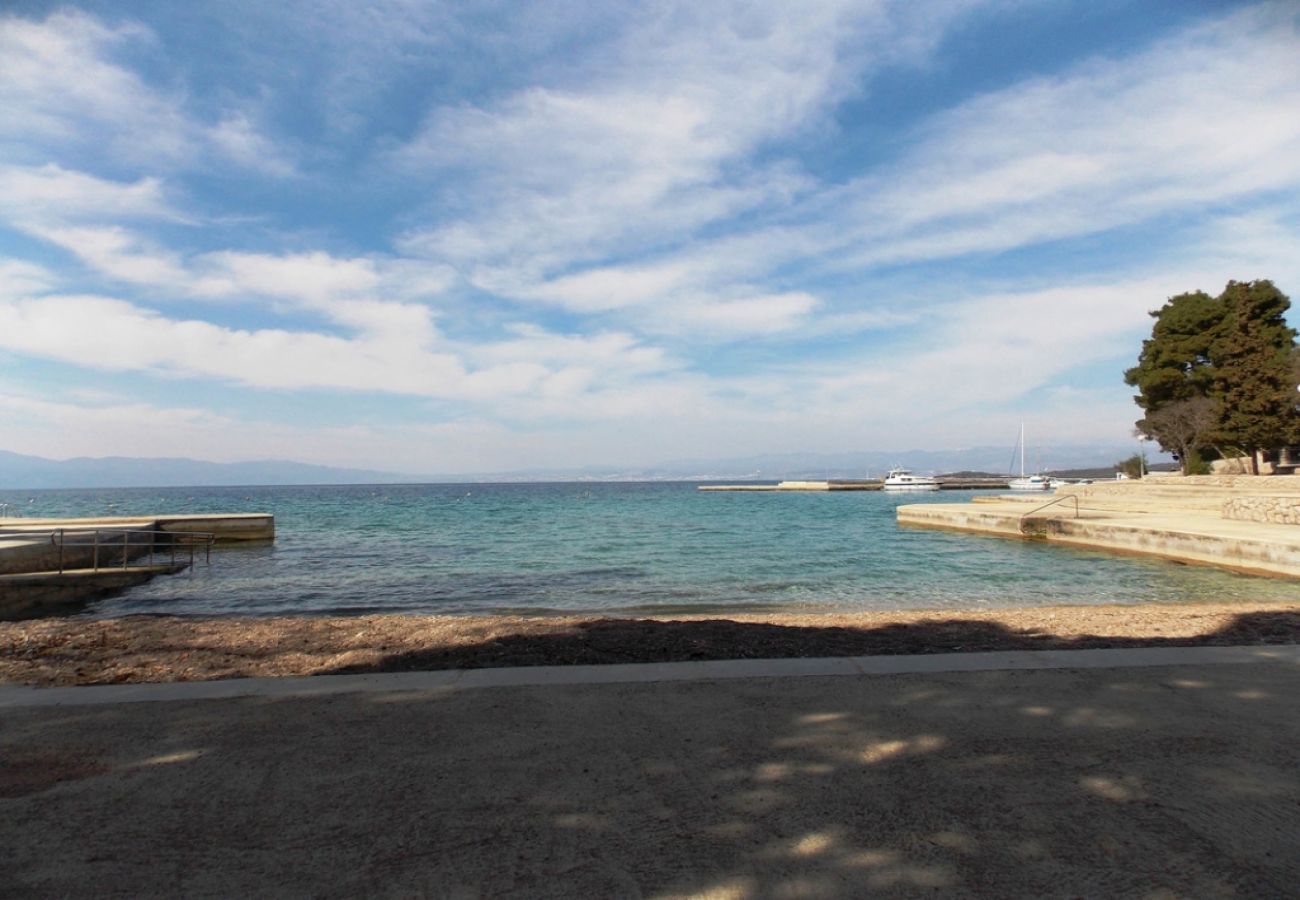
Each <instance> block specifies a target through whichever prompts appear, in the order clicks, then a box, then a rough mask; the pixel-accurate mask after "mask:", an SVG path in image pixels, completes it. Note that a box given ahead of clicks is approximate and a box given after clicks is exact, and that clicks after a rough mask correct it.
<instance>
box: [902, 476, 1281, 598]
mask: <svg viewBox="0 0 1300 900" xmlns="http://www.w3.org/2000/svg"><path fill="white" fill-rule="evenodd" d="M1033 499H1034V501H1036V502H1035V503H1034V504H1032V505H1031V504H1030V503H1028V502H1026V499H1025V498H1023V497H1005V498H996V499H995V498H987V499H983V502H979V503H962V504H924V505H919V504H918V505H907V506H900V507H899V508H898V513H897V517H898V521H899V523H900V524H906V525H915V526H919V527H928V528H944V529H951V530H957V531H973V532H979V533H983V534H996V535H1000V536H1004V537H1019V538H1025V539H1035V540H1042V541H1046V542H1048V543H1060V544H1068V545H1072V546H1076V547H1089V548H1092V549H1098V550H1107V551H1110V552H1115V553H1127V554H1137V555H1142V556H1157V557H1162V558H1165V559H1172V560H1177V561H1180V562H1188V563H1197V564H1202V565H1212V566H1219V567H1222V568H1227V569H1233V570H1236V571H1242V572H1250V573H1254V574H1262V575H1275V576H1284V577H1289V578H1300V528H1297V527H1296V526H1297V525H1298V524H1300V476H1254V477H1252V476H1242V475H1233V476H1198V477H1191V478H1179V477H1160V478H1148V479H1143V480H1141V481H1121V482H1104V483H1099V484H1092V485H1073V486H1070V487H1066V488H1063V489H1061V490H1060V491H1058V492H1057V495H1056V497H1055V498H1044V497H1035V498H1033ZM1052 499H1055V500H1056V501H1057V502H1055V503H1051V500H1052ZM1044 503H1051V505H1048V506H1045V507H1044V506H1043V504H1044Z"/></svg>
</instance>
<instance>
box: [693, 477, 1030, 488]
mask: <svg viewBox="0 0 1300 900" xmlns="http://www.w3.org/2000/svg"><path fill="white" fill-rule="evenodd" d="M1007 485H1008V480H1007V479H1006V478H943V477H941V478H939V489H940V490H943V491H969V490H981V489H984V490H987V489H993V490H997V489H999V488H1002V489H1005V488H1006V487H1007ZM883 487H884V483H883V482H882V481H880V480H878V479H870V478H868V479H861V480H851V479H834V480H830V481H782V482H778V483H777V484H701V485H699V486H698V487H697V488H696V490H700V491H878V490H881V489H882V488H883Z"/></svg>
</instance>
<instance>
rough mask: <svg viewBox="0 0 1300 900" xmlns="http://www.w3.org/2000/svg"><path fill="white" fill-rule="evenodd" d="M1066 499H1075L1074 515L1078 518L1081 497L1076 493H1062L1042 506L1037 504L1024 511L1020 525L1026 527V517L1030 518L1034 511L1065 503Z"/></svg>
mask: <svg viewBox="0 0 1300 900" xmlns="http://www.w3.org/2000/svg"><path fill="white" fill-rule="evenodd" d="M1066 500H1073V501H1074V517H1075V518H1076V519H1077V518H1079V498H1078V496H1077V495H1075V494H1062V495H1061V496H1059V497H1053V498H1052V499H1051V500H1049V501H1047V502H1046V503H1044V504H1043V505H1042V506H1035V507H1034V508H1033V509H1031V510H1030V511H1029V512H1027V513H1024V514H1023V515H1021V517H1020V527H1021V529H1022V530H1023V528H1024V525H1025V519H1027V518H1029V517H1030V516H1032V515H1033V514H1034V513H1036V512H1041V511H1042V510H1044V509H1047V508H1048V507H1049V506H1055V505H1056V504H1058V503H1064V502H1065V501H1066Z"/></svg>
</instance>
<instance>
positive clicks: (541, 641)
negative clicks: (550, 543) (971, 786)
mask: <svg viewBox="0 0 1300 900" xmlns="http://www.w3.org/2000/svg"><path fill="white" fill-rule="evenodd" d="M1297 642H1300V602H1297V603H1294V604H1269V605H1256V604H1251V605H1244V604H1226V603H1225V604H1201V605H1164V604H1161V605H1154V604H1152V605H1140V606H1056V607H1039V608H1034V609H1005V610H980V611H961V612H953V611H928V612H908V613H898V612H895V613H872V614H851V615H849V614H846V615H819V616H806V615H762V616H733V617H730V618H727V619H707V618H702V617H695V618H691V617H680V618H675V619H616V618H590V617H535V618H534V617H500V616H396V615H384V616H358V617H331V618H262V619H254V618H188V617H171V616H132V617H127V618H122V619H111V620H92V619H87V618H62V619H44V620H37V621H28V622H7V623H0V682H8V683H22V684H34V685H71V684H105V683H122V682H160V681H196V680H208V679H216V678H239V677H248V676H273V675H313V674H330V673H345V672H398V671H417V670H429V669H454V668H482V667H493V666H534V665H571V664H603V663H628V662H666V661H683V660H703V659H747V658H748V659H775V658H785V657H821V656H867V655H875V654H897V653H944V652H955V651H961V652H974V651H981V650H1017V649H1070V648H1078V649H1082V648H1095V647H1139V646H1192V645H1203V644H1267V643H1297Z"/></svg>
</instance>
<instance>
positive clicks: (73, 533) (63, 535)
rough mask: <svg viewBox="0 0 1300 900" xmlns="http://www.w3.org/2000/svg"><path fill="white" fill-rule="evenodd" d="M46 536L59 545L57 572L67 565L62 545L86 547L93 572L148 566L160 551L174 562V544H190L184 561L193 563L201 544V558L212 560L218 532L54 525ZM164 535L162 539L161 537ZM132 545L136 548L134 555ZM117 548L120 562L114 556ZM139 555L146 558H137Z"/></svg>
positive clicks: (189, 563)
mask: <svg viewBox="0 0 1300 900" xmlns="http://www.w3.org/2000/svg"><path fill="white" fill-rule="evenodd" d="M36 534H39V532H37V533H36ZM118 536H120V537H121V540H120V541H119V540H118V539H117V538H118ZM134 536H142V539H141V540H132V537H134ZM49 537H50V543H51V544H53V545H54V546H56V547H58V548H59V574H63V572H64V571H65V570H66V569H67V566H68V560H67V557H66V555H65V553H64V549H65V548H68V547H83V548H85V547H89V548H90V549H91V560H90V562H91V570H92V571H95V572H98V571H100V570H101V568H103V569H107V568H109V567H110V566H111V567H112V568H115V569H131V568H149V567H152V566H154V565H156V564H157V563H156V562H155V558H156V557H157V556H158V555H159V554H164V555H169V557H170V560H171V565H173V566H175V565H177V562H176V556H177V554H176V548H177V547H182V548H186V547H188V548H189V561H188V562H187V563H186V565H189V566H193V565H194V562H195V558H196V553H197V550H198V548H200V547H202V548H203V556H204V562H205V563H207V564H211V562H212V545H213V543H215V541H216V537H217V536H216V535H215V534H213V533H212V532H208V531H157V530H155V529H151V528H56V529H54V530H52V531H50V532H49ZM145 538H147V539H145ZM163 538H165V540H161V539H163ZM101 548H102V550H103V551H104V552H105V553H107V555H108V558H109V560H110V562H107V563H105V564H104V565H103V566H101V565H100V551H101ZM133 549H134V550H138V551H139V552H137V553H135V554H134V555H133V554H132V550H133ZM119 552H120V553H121V557H120V558H121V562H120V564H119V563H118V562H117V561H116V560H114V557H115V556H116V555H117V553H119ZM183 557H184V550H182V558H183ZM141 558H143V559H144V560H145V561H144V562H139V560H140V559H141Z"/></svg>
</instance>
